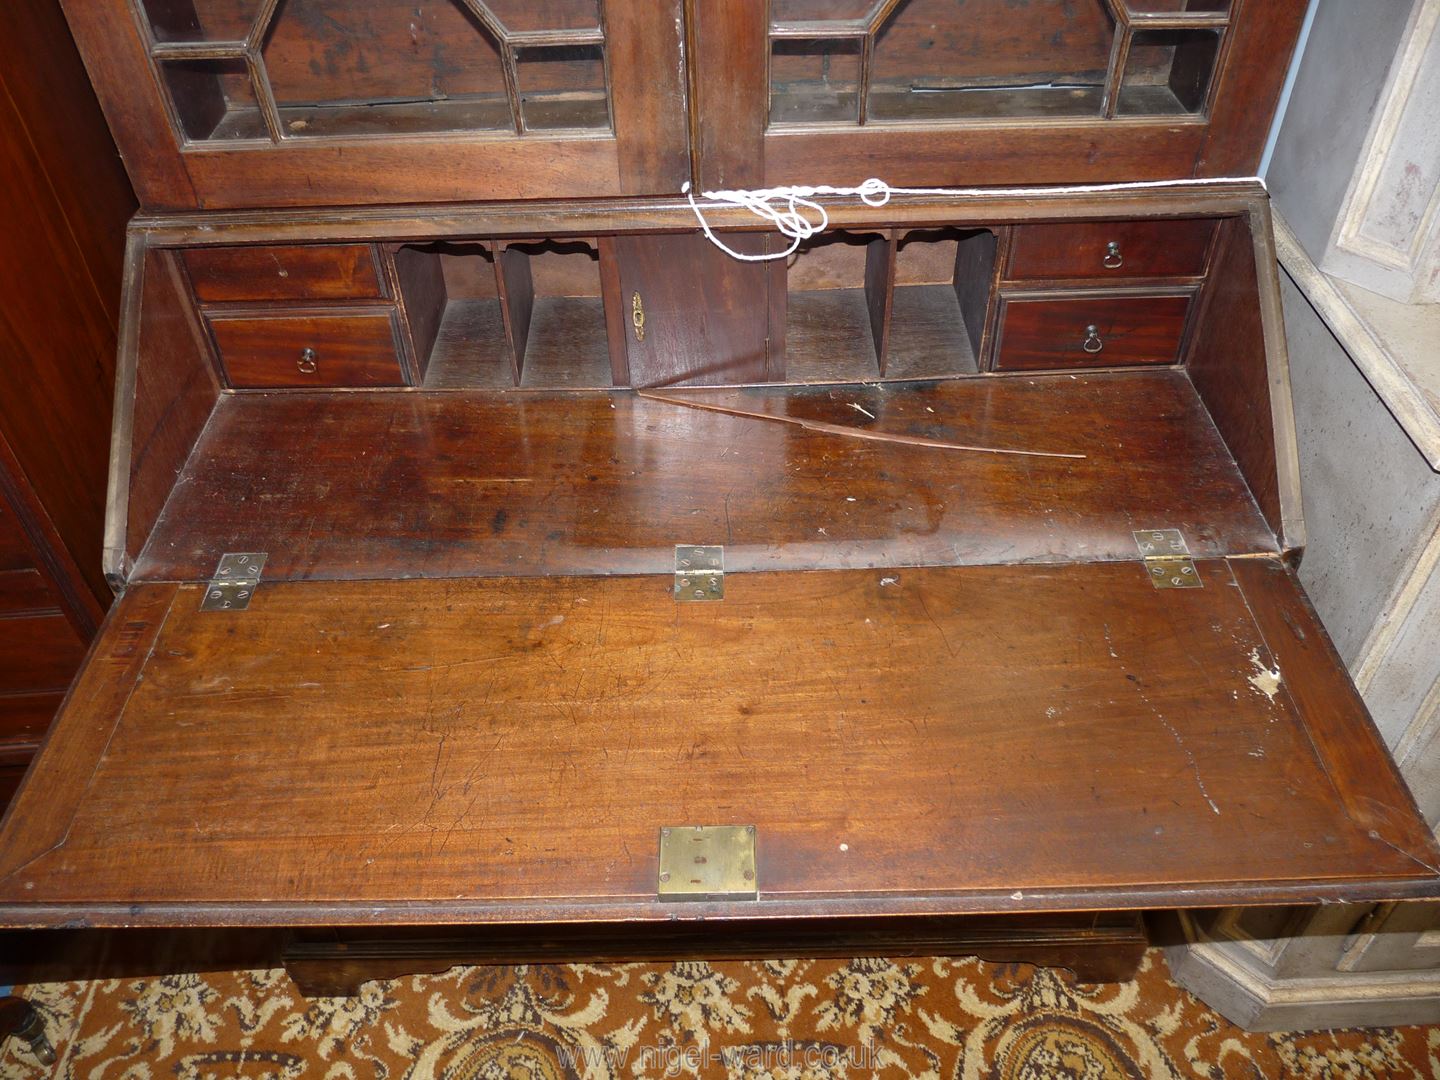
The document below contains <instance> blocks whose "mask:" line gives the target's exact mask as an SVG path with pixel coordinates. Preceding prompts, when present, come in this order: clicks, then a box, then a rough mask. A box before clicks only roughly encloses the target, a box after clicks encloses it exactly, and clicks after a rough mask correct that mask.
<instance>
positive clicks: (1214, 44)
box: [1117, 30, 1220, 116]
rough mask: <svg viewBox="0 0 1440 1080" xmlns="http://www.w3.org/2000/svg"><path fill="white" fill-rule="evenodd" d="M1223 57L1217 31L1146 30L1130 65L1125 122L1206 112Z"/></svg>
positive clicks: (1133, 47)
mask: <svg viewBox="0 0 1440 1080" xmlns="http://www.w3.org/2000/svg"><path fill="white" fill-rule="evenodd" d="M1219 51H1220V35H1219V34H1218V33H1216V32H1215V31H1213V30H1143V31H1140V32H1138V33H1136V35H1135V38H1134V40H1133V41H1132V42H1131V44H1130V55H1129V57H1128V58H1127V59H1126V62H1125V77H1124V81H1123V82H1122V83H1121V86H1120V103H1119V108H1118V110H1117V111H1118V112H1119V113H1120V115H1122V116H1157V115H1158V116H1168V115H1174V114H1176V113H1198V112H1200V111H1201V110H1203V109H1204V108H1205V98H1206V95H1207V94H1208V93H1209V91H1210V75H1211V72H1213V71H1214V69H1215V57H1216V54H1218V53H1219Z"/></svg>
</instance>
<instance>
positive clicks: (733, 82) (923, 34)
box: [691, 0, 1305, 190]
mask: <svg viewBox="0 0 1440 1080" xmlns="http://www.w3.org/2000/svg"><path fill="white" fill-rule="evenodd" d="M1304 13H1305V2H1304V0H963V2H961V0H769V3H766V2H764V0H707V2H705V3H701V4H695V5H694V6H693V8H692V9H691V20H692V26H691V32H692V36H693V40H694V42H695V49H694V52H693V55H692V65H693V66H694V70H695V73H694V76H693V80H694V85H695V92H696V98H697V106H698V107H697V115H698V118H699V122H698V128H697V132H696V134H697V138H698V143H699V147H698V160H699V162H700V181H701V186H702V187H703V188H705V189H712V190H713V189H715V188H734V187H758V186H765V187H769V186H776V185H782V184H824V183H829V184H856V183H859V182H860V181H862V180H864V179H866V178H868V177H871V176H878V177H880V178H882V179H884V180H886V181H888V182H890V183H892V184H896V185H908V186H923V185H969V184H1056V183H1080V182H1123V181H1135V180H1159V179H1172V178H1183V177H1191V176H1194V177H1204V176H1226V175H1240V174H1245V175H1248V174H1249V173H1250V172H1251V171H1253V169H1254V168H1255V166H1256V164H1257V163H1258V161H1259V157H1260V151H1261V148H1262V145H1263V141H1264V137H1265V133H1266V128H1267V126H1268V118H1269V117H1270V116H1271V114H1272V109H1273V106H1274V104H1275V101H1276V98H1277V95H1278V93H1279V90H1280V85H1281V80H1282V79H1283V77H1284V73H1285V69H1286V60H1287V58H1288V57H1289V55H1290V52H1291V50H1292V48H1293V46H1294V42H1295V38H1296V35H1297V34H1298V31H1299V28H1300V23H1301V21H1302V19H1303V17H1304Z"/></svg>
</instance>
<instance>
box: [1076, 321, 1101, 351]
mask: <svg viewBox="0 0 1440 1080" xmlns="http://www.w3.org/2000/svg"><path fill="white" fill-rule="evenodd" d="M1081 348H1083V349H1084V350H1085V351H1086V352H1087V353H1098V352H1099V351H1100V350H1101V349H1103V348H1105V342H1103V341H1101V340H1100V327H1098V326H1096V325H1095V324H1094V323H1091V324H1090V325H1089V326H1087V327H1085V344H1084V345H1083V346H1081Z"/></svg>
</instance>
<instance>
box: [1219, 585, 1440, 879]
mask: <svg viewBox="0 0 1440 1080" xmlns="http://www.w3.org/2000/svg"><path fill="white" fill-rule="evenodd" d="M1233 569H1234V574H1235V580H1236V582H1237V583H1238V584H1239V585H1240V587H1241V589H1243V590H1244V592H1245V597H1246V601H1247V602H1248V603H1249V605H1250V609H1251V611H1252V612H1253V613H1254V615H1255V619H1256V625H1257V626H1258V628H1259V630H1260V632H1261V633H1262V634H1263V635H1264V637H1265V642H1266V644H1267V645H1268V646H1269V648H1270V650H1271V653H1272V655H1273V657H1274V662H1273V664H1272V665H1271V666H1272V668H1273V671H1274V673H1275V675H1276V676H1277V677H1276V679H1275V681H1276V682H1277V684H1279V685H1280V686H1282V687H1283V692H1284V693H1286V694H1288V695H1289V696H1290V698H1291V700H1292V701H1293V702H1294V703H1295V705H1296V707H1297V708H1298V709H1300V710H1301V711H1302V712H1303V713H1304V714H1305V715H1306V716H1307V717H1308V718H1309V725H1310V730H1311V738H1312V739H1313V741H1314V743H1315V748H1316V752H1317V753H1318V754H1319V757H1320V760H1321V761H1322V762H1323V763H1324V765H1325V768H1326V771H1327V772H1328V773H1329V774H1330V781H1331V783H1333V784H1334V785H1335V790H1336V792H1337V793H1338V794H1339V796H1340V799H1341V800H1342V801H1343V803H1344V804H1345V807H1346V811H1347V812H1348V813H1349V815H1350V817H1351V819H1352V820H1353V821H1354V822H1355V823H1356V825H1357V826H1358V827H1359V828H1362V829H1368V830H1372V831H1371V833H1370V835H1371V836H1375V837H1378V838H1379V839H1381V840H1383V841H1384V842H1387V843H1389V844H1392V845H1394V846H1395V847H1396V849H1397V850H1404V851H1410V852H1417V853H1418V852H1423V851H1424V850H1425V848H1426V847H1428V846H1430V845H1433V844H1434V843H1435V840H1434V837H1433V835H1432V833H1431V831H1430V829H1429V827H1428V826H1427V825H1426V824H1425V820H1424V818H1422V817H1421V816H1420V815H1419V812H1418V810H1417V809H1416V806H1415V799H1414V797H1413V796H1412V795H1411V794H1410V789H1409V788H1408V787H1407V786H1406V785H1405V781H1404V780H1403V779H1402V778H1401V776H1400V772H1399V770H1398V769H1397V768H1396V766H1395V763H1394V759H1393V758H1392V757H1391V756H1390V753H1389V750H1388V749H1387V748H1386V746H1385V742H1384V740H1383V739H1382V738H1381V736H1380V732H1379V731H1378V730H1377V729H1376V727H1375V724H1374V722H1373V721H1371V720H1370V718H1369V713H1368V712H1367V710H1366V708H1365V702H1364V701H1363V700H1362V699H1361V697H1360V692H1359V691H1358V690H1357V689H1356V688H1355V684H1354V683H1353V682H1352V681H1351V680H1350V677H1349V676H1348V675H1347V674H1346V671H1345V664H1344V662H1343V661H1342V660H1341V658H1340V654H1339V653H1338V652H1337V651H1336V649H1335V646H1334V644H1333V643H1332V642H1331V641H1330V637H1329V635H1328V634H1326V633H1325V631H1324V628H1323V625H1322V624H1321V622H1320V618H1319V616H1318V615H1316V613H1315V609H1314V608H1313V607H1311V606H1310V601H1309V599H1308V598H1307V597H1306V596H1305V592H1304V590H1303V589H1302V588H1300V585H1299V583H1298V582H1297V581H1296V579H1295V574H1294V572H1293V571H1291V570H1287V569H1286V568H1285V567H1284V565H1283V564H1282V563H1280V562H1279V561H1278V560H1273V559H1264V560H1250V559H1236V560H1235V561H1234V563H1233ZM1366 763H1370V764H1366ZM1421 857H1422V858H1425V859H1426V861H1427V862H1430V864H1431V866H1432V867H1433V866H1437V865H1440V864H1437V863H1436V862H1435V861H1434V860H1433V859H1430V858H1429V857H1428V856H1421Z"/></svg>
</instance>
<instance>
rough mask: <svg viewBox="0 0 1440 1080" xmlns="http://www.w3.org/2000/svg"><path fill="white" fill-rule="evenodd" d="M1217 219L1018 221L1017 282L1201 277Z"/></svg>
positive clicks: (1012, 274)
mask: <svg viewBox="0 0 1440 1080" xmlns="http://www.w3.org/2000/svg"><path fill="white" fill-rule="evenodd" d="M1214 234H1215V222H1213V221H1203V220H1200V221H1196V220H1190V221H1080V222H1066V223H1062V224H1057V225H1017V226H1016V227H1015V229H1014V231H1013V232H1012V234H1011V238H1010V267H1009V270H1008V271H1007V272H1006V275H1005V276H1006V278H1007V279H1008V280H1012V281H1045V280H1067V279H1076V278H1084V279H1094V278H1101V279H1103V278H1128V277H1198V276H1199V275H1200V274H1203V273H1204V272H1205V256H1206V253H1207V252H1208V251H1209V250H1210V238H1211V237H1212V236H1213V235H1214Z"/></svg>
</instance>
